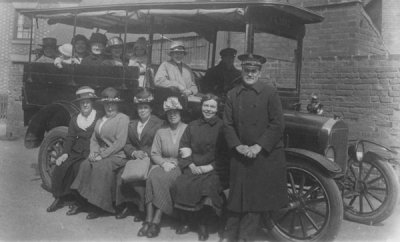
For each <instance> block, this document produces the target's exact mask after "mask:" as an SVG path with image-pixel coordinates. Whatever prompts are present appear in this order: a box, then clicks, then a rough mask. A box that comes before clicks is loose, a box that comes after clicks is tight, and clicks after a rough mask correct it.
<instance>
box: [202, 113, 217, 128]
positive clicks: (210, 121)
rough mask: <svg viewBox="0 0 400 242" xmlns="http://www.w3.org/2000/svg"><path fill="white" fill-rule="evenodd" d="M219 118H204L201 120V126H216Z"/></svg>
mask: <svg viewBox="0 0 400 242" xmlns="http://www.w3.org/2000/svg"><path fill="white" fill-rule="evenodd" d="M218 119H219V118H218V116H217V115H215V116H214V117H212V118H210V119H205V118H204V116H203V117H202V118H201V119H200V120H201V124H209V125H211V126H214V125H215V124H216V123H217V122H218Z"/></svg>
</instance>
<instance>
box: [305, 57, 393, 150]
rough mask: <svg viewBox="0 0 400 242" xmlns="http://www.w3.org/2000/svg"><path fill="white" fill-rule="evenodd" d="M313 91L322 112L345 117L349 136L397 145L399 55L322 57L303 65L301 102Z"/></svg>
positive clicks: (307, 101)
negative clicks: (321, 106)
mask: <svg viewBox="0 0 400 242" xmlns="http://www.w3.org/2000/svg"><path fill="white" fill-rule="evenodd" d="M312 93H315V94H317V95H318V97H319V98H320V101H321V102H322V103H323V105H324V109H325V114H324V115H326V116H328V117H333V115H334V114H337V115H340V116H342V117H344V120H345V121H346V122H347V124H348V125H349V127H350V138H364V139H369V140H374V141H377V142H379V143H383V144H386V145H388V146H399V144H400V55H388V56H386V55H371V56H348V57H328V58H327V57H325V58H324V57H321V58H310V59H306V60H305V61H304V64H303V73H302V87H301V102H302V108H303V109H305V108H306V106H307V104H308V103H309V99H310V95H311V94H312Z"/></svg>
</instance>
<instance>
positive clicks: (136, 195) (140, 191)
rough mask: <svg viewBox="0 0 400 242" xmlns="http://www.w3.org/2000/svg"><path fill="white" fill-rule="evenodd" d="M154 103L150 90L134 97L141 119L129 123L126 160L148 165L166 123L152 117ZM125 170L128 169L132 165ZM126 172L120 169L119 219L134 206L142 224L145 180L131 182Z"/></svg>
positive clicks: (117, 203)
mask: <svg viewBox="0 0 400 242" xmlns="http://www.w3.org/2000/svg"><path fill="white" fill-rule="evenodd" d="M153 100H154V98H153V95H152V93H151V92H150V91H148V90H147V89H143V90H142V91H140V92H139V93H138V94H136V95H135V97H134V103H135V106H136V111H137V115H138V118H137V119H134V120H132V121H131V122H130V123H129V127H128V139H127V140H126V145H125V147H124V151H125V155H126V156H127V159H129V160H132V161H130V162H149V160H150V150H151V146H152V144H153V139H154V135H155V133H156V131H157V130H158V129H159V128H160V127H161V125H162V124H163V123H164V121H163V120H161V119H159V118H158V117H157V116H155V115H153V114H152V107H153ZM124 169H125V170H126V169H129V166H127V167H125V168H124ZM124 169H121V172H120V173H119V175H118V177H117V197H116V205H117V206H119V207H120V209H121V210H120V213H119V214H118V215H117V216H116V218H117V219H122V218H125V217H127V216H128V215H129V214H131V213H132V212H133V209H132V205H135V206H136V207H137V208H138V210H139V212H138V213H136V217H135V221H139V220H140V219H143V216H141V215H142V214H143V213H144V205H145V204H144V192H145V185H146V181H145V180H140V181H132V182H130V181H129V180H128V179H127V178H126V177H125V176H124V177H121V174H122V171H123V170H124ZM125 172H126V171H125ZM123 179H126V180H123Z"/></svg>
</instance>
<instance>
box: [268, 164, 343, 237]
mask: <svg viewBox="0 0 400 242" xmlns="http://www.w3.org/2000/svg"><path fill="white" fill-rule="evenodd" d="M290 173H292V176H296V177H299V176H304V177H306V178H305V179H306V180H305V182H299V181H300V180H301V179H300V180H299V179H298V178H297V179H293V180H295V182H294V184H295V187H296V190H297V192H298V194H304V192H305V191H302V192H299V189H300V187H301V185H300V184H301V183H303V187H311V188H312V187H313V185H315V186H316V187H317V188H318V190H317V191H318V193H319V195H317V194H316V195H314V198H313V197H312V195H310V198H309V200H307V198H306V197H307V196H306V195H304V197H303V198H302V199H303V202H304V203H303V204H306V203H307V202H310V204H311V201H312V199H314V200H321V199H322V200H323V201H324V202H323V204H324V206H323V207H324V208H325V209H324V212H325V213H324V216H320V215H319V216H320V218H321V219H320V221H321V222H320V223H319V224H318V225H320V227H319V228H315V227H313V228H312V229H310V228H311V226H310V225H312V223H311V222H310V221H311V220H308V224H309V226H305V227H306V228H305V229H308V230H307V231H306V233H305V234H304V231H300V232H297V233H296V231H294V232H292V234H291V231H290V229H285V228H284V220H285V219H282V221H281V220H280V219H279V220H278V219H277V218H276V214H278V213H280V215H279V218H283V217H289V216H291V215H293V214H294V215H293V217H292V218H293V219H292V220H295V218H296V217H295V216H298V217H297V220H298V221H300V222H298V224H299V226H300V227H301V228H303V224H304V225H307V224H306V223H305V222H304V221H306V222H307V217H306V216H307V215H304V214H306V213H307V214H308V216H310V214H311V212H310V210H307V209H308V208H305V207H308V206H310V204H308V205H305V207H302V206H301V205H300V206H299V207H297V208H290V207H289V208H287V209H286V210H282V211H285V212H282V211H280V212H276V213H275V215H274V214H272V215H269V216H268V218H267V219H266V226H267V228H268V230H269V232H270V234H271V235H272V236H273V237H274V238H275V239H276V240H278V241H333V240H334V239H335V238H336V236H337V234H338V232H339V229H340V226H341V223H342V220H343V203H342V199H341V193H340V191H339V189H338V186H337V185H336V183H335V181H334V180H333V179H332V178H330V177H328V176H326V175H325V174H324V173H322V172H321V171H320V170H318V169H316V168H314V167H312V165H311V164H309V163H308V162H305V161H302V160H298V159H295V158H292V159H290V158H289V157H288V165H287V174H288V192H289V197H290V203H291V204H293V203H296V202H299V203H302V202H301V201H300V199H298V200H296V198H294V196H291V195H290V191H291V185H290V183H291V182H290ZM308 178H309V179H308ZM311 188H309V189H310V190H312V189H311ZM303 189H306V188H303ZM306 193H307V192H306ZM320 195H322V198H318V197H319V196H320ZM304 199H305V200H304ZM309 209H311V208H309ZM312 209H314V210H317V209H315V207H314V208H312ZM301 211H306V212H304V213H303V214H301V213H302V212H301ZM297 212H299V213H297ZM299 214H301V215H299ZM274 217H275V218H274ZM315 218H316V214H313V218H312V219H315ZM279 221H280V222H279ZM301 221H303V222H301ZM314 222H315V220H314ZM290 224H291V223H290ZM290 226H291V227H293V228H294V227H295V226H294V225H290ZM299 226H297V227H299ZM314 230H315V232H314ZM308 232H310V234H308ZM299 234H301V235H300V236H299Z"/></svg>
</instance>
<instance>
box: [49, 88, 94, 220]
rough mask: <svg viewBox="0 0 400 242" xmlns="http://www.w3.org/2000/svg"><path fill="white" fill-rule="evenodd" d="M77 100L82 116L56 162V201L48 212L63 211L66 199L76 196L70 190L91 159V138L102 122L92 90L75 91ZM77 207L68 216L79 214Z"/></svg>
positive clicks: (73, 123)
mask: <svg viewBox="0 0 400 242" xmlns="http://www.w3.org/2000/svg"><path fill="white" fill-rule="evenodd" d="M76 97H77V98H76V99H75V100H74V101H75V102H77V103H79V108H80V112H79V114H77V115H76V116H74V117H72V118H71V121H70V122H69V127H68V134H67V137H66V140H65V143H64V150H63V152H64V153H63V154H62V155H61V156H60V157H58V158H57V160H56V167H55V168H54V172H53V176H52V183H51V184H52V189H51V191H52V193H53V196H54V198H55V200H54V202H53V203H52V204H51V206H50V207H49V208H47V211H48V212H53V211H56V210H57V209H58V208H61V207H62V206H63V204H64V201H65V199H66V198H67V197H68V196H71V195H74V193H73V191H72V190H71V189H70V186H71V184H72V182H73V181H74V179H75V177H76V175H77V173H78V170H79V166H80V164H81V162H82V161H83V160H84V159H86V158H87V157H88V155H89V144H90V138H91V136H92V133H93V130H94V126H95V124H96V121H97V119H98V118H99V115H98V113H97V112H96V110H94V109H93V101H94V100H96V99H97V96H96V94H95V92H94V90H93V89H92V88H90V87H88V86H83V87H80V88H79V89H78V90H77V91H76ZM77 206H78V204H76V205H74V207H73V208H71V210H70V211H68V212H67V215H72V214H76V213H77V212H78V207H77Z"/></svg>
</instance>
